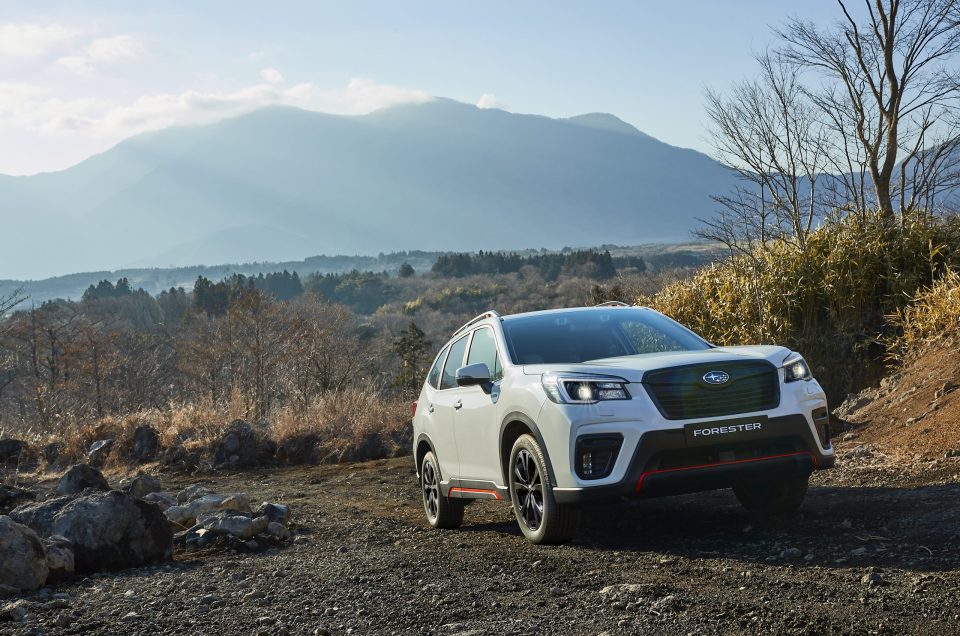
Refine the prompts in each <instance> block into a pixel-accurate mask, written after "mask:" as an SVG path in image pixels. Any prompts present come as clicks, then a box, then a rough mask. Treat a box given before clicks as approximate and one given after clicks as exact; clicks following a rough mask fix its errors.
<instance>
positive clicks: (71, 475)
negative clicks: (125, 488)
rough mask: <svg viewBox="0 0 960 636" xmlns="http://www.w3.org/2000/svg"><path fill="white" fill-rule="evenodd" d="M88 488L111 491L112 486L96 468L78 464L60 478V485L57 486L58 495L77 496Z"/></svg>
mask: <svg viewBox="0 0 960 636" xmlns="http://www.w3.org/2000/svg"><path fill="white" fill-rule="evenodd" d="M87 488H95V489H97V490H110V484H108V483H107V480H106V479H104V478H103V474H102V473H101V472H100V471H99V470H97V469H96V468H94V467H92V466H88V465H87V464H77V465H76V466H71V467H70V469H69V470H68V471H67V472H66V474H64V476H63V477H61V478H60V483H59V484H57V494H58V495H75V494H77V493H81V492H83V491H84V490H86V489H87Z"/></svg>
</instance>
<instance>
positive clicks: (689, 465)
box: [553, 414, 834, 503]
mask: <svg viewBox="0 0 960 636" xmlns="http://www.w3.org/2000/svg"><path fill="white" fill-rule="evenodd" d="M748 419H750V420H751V421H753V420H755V419H756V418H748ZM768 421H769V424H770V425H771V426H770V427H769V428H770V429H772V430H776V431H777V434H776V436H771V437H763V438H759V439H749V440H743V441H733V442H720V443H717V444H706V445H691V444H689V443H688V441H687V437H686V433H685V432H684V430H683V429H668V430H655V431H648V432H645V433H643V435H642V436H641V438H640V441H639V443H638V444H637V445H636V448H635V449H634V452H633V456H632V458H631V460H630V463H629V468H628V469H627V471H626V474H625V476H624V477H623V478H622V479H621V480H620V481H618V482H617V483H614V484H605V485H602V486H600V485H598V486H583V487H576V488H554V489H553V494H554V498H555V499H556V501H557V502H558V503H585V502H591V501H598V500H604V499H615V498H622V497H657V496H662V495H676V494H683V493H690V492H699V491H703V490H714V489H717V488H729V487H731V486H733V485H734V484H735V483H736V482H737V481H742V480H751V479H765V478H770V477H791V476H797V477H802V476H806V475H809V474H810V473H811V472H813V470H815V469H823V468H831V467H832V466H833V464H834V455H833V454H832V453H829V454H826V453H823V452H822V451H821V450H820V445H818V444H817V440H816V439H814V436H813V432H812V431H811V428H810V425H809V424H808V423H807V419H806V418H805V417H804V416H803V415H801V414H796V415H786V416H781V417H772V418H770V419H769V420H768ZM741 422H743V419H742V418H739V419H737V418H735V419H730V420H720V421H711V422H710V423H711V425H715V426H724V425H736V424H738V423H741Z"/></svg>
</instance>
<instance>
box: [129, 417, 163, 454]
mask: <svg viewBox="0 0 960 636" xmlns="http://www.w3.org/2000/svg"><path fill="white" fill-rule="evenodd" d="M158 450H160V436H159V435H158V434H157V431H156V429H154V428H153V427H152V426H150V425H148V424H143V425H141V426H138V427H137V428H136V430H134V431H133V449H132V450H131V452H130V456H131V457H132V458H133V459H134V460H135V461H138V462H149V461H152V460H154V459H156V457H157V451H158Z"/></svg>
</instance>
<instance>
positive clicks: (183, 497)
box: [177, 484, 213, 505]
mask: <svg viewBox="0 0 960 636" xmlns="http://www.w3.org/2000/svg"><path fill="white" fill-rule="evenodd" d="M212 494H213V491H212V490H210V489H209V488H207V487H205V486H201V485H200V484H193V485H192V486H187V487H186V488H184V489H183V490H181V491H180V492H178V493H177V503H178V504H180V505H183V504H185V503H188V502H191V501H193V500H194V499H199V498H200V497H203V496H204V495H212Z"/></svg>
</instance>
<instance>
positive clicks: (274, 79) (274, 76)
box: [260, 68, 284, 84]
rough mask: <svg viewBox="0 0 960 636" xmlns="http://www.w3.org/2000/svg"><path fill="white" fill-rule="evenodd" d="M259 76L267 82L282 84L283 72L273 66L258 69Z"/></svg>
mask: <svg viewBox="0 0 960 636" xmlns="http://www.w3.org/2000/svg"><path fill="white" fill-rule="evenodd" d="M260 77H262V78H263V81H265V82H267V83H269V84H283V82H284V79H283V74H282V73H281V72H280V71H278V70H277V69H275V68H265V69H263V70H262V71H260Z"/></svg>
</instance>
